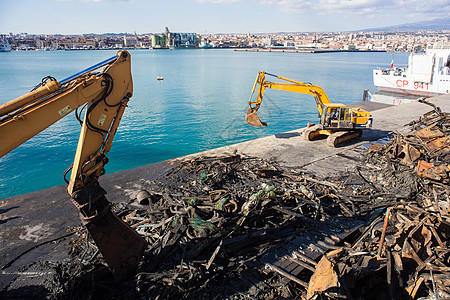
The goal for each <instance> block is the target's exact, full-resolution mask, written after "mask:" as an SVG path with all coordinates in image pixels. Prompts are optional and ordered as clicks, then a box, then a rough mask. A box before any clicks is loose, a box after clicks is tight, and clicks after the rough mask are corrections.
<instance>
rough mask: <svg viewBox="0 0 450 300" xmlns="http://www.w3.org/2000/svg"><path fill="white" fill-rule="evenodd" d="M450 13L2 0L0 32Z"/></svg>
mask: <svg viewBox="0 0 450 300" xmlns="http://www.w3.org/2000/svg"><path fill="white" fill-rule="evenodd" d="M449 13H450V1H449V0H429V1H427V2H423V1H418V0H409V1H405V0H394V1H386V0H318V1H313V0H310V1H308V0H165V1H145V0H39V1H36V0H14V1H10V0H0V33H9V32H13V33H21V32H27V33H30V34H83V33H97V34H101V33H108V32H110V33H121V32H129V33H131V32H137V33H154V32H162V31H164V28H165V27H166V26H167V27H169V28H170V30H171V31H173V32H196V33H200V34H205V33H208V34H209V33H211V34H215V33H263V32H312V31H314V32H327V31H333V32H336V31H351V30H362V29H366V28H377V27H384V26H391V25H398V24H404V23H411V22H418V21H427V20H432V19H436V18H443V17H448V15H449Z"/></svg>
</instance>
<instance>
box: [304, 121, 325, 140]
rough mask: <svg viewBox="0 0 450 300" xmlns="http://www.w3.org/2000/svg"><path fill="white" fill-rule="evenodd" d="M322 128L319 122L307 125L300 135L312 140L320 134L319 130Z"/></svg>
mask: <svg viewBox="0 0 450 300" xmlns="http://www.w3.org/2000/svg"><path fill="white" fill-rule="evenodd" d="M322 129H323V126H322V125H320V124H317V125H313V126H311V127H308V128H306V129H305V131H303V134H302V137H303V138H304V139H305V140H307V141H312V140H313V139H314V138H315V137H316V136H318V135H320V134H321V133H320V131H321V130H322Z"/></svg>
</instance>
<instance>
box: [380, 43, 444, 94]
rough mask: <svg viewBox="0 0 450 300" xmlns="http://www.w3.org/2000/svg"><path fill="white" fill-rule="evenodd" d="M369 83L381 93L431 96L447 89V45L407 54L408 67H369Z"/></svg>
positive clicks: (442, 92)
mask: <svg viewBox="0 0 450 300" xmlns="http://www.w3.org/2000/svg"><path fill="white" fill-rule="evenodd" d="M373 84H374V85H375V87H376V88H377V89H378V90H380V91H383V92H390V93H398V94H406V95H416V96H424V97H433V96H437V95H442V94H448V93H449V91H450V45H446V46H440V47H430V48H428V49H427V50H426V52H424V53H411V55H410V56H409V58H408V66H407V67H404V68H394V66H393V59H392V63H391V67H390V68H389V69H375V70H373Z"/></svg>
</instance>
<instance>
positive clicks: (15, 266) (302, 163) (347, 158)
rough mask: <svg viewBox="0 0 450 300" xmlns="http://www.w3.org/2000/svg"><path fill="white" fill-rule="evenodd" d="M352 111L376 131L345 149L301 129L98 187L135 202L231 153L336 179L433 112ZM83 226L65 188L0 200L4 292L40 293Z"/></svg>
mask: <svg viewBox="0 0 450 300" xmlns="http://www.w3.org/2000/svg"><path fill="white" fill-rule="evenodd" d="M429 101H430V102H432V103H434V104H435V105H437V106H439V107H441V109H442V110H443V111H445V112H449V111H450V95H443V96H439V97H435V98H432V99H429ZM354 106H359V107H362V108H365V109H366V110H368V111H371V113H372V115H373V119H374V124H373V129H372V130H367V131H365V132H364V134H363V136H362V138H361V139H360V140H359V141H356V142H354V143H352V144H349V145H345V146H343V147H339V148H331V147H328V146H327V145H326V140H318V141H312V142H308V141H306V140H304V139H303V138H302V137H301V133H302V131H303V130H304V129H298V130H293V131H290V132H285V133H279V134H276V135H272V136H267V137H264V138H260V139H256V140H251V141H247V142H243V143H239V144H235V145H230V146H225V147H221V148H217V149H212V150H208V151H205V152H201V153H196V154H193V155H189V156H186V157H181V158H177V159H173V160H169V161H164V162H159V163H156V164H151V165H147V166H142V167H139V168H134V169H130V170H126V171H122V172H117V173H113V174H108V175H105V176H103V177H102V178H101V180H100V182H101V185H102V186H103V187H104V188H105V189H106V190H107V192H108V194H107V198H108V199H109V200H110V201H111V202H115V203H118V202H128V201H130V200H132V199H134V198H135V197H136V194H137V193H138V192H139V191H140V190H141V189H142V187H143V184H144V183H145V182H148V181H156V182H158V180H159V179H160V178H161V177H162V176H163V175H164V174H165V173H166V171H167V170H168V169H170V168H171V167H173V166H176V165H177V164H179V163H180V162H182V161H183V160H186V159H191V158H193V157H196V156H223V155H226V154H233V153H238V154H243V155H248V156H254V157H260V158H264V159H267V160H271V161H274V162H276V163H278V164H280V165H282V166H284V167H288V168H292V169H294V170H298V171H302V172H306V173H311V174H314V175H315V176H317V177H324V176H333V175H335V174H339V173H340V172H342V171H344V170H351V169H352V168H354V166H355V165H356V164H357V163H358V162H359V161H360V159H361V153H362V152H364V151H365V150H366V149H367V147H368V146H369V145H370V143H371V142H374V141H377V140H379V139H382V138H384V137H386V136H387V134H388V133H389V132H392V131H396V130H397V131H400V132H402V131H403V132H404V131H406V130H407V128H405V127H404V125H405V124H407V123H408V122H410V121H411V120H414V119H417V118H418V117H420V116H421V115H423V114H424V113H426V112H428V111H430V110H432V108H431V107H430V106H428V105H426V104H422V103H418V102H414V103H408V104H402V105H400V106H387V105H384V104H378V103H373V102H359V103H357V104H355V105H354ZM312 121H315V120H312ZM79 224H80V221H79V218H78V215H77V210H76V209H75V207H74V206H73V205H72V203H71V201H70V198H69V196H68V194H67V193H66V186H58V187H54V188H50V189H46V190H42V191H37V192H33V193H29V194H25V195H20V196H15V197H11V198H6V199H2V200H0V249H1V250H0V266H1V267H2V270H1V272H2V275H1V276H0V291H3V292H5V291H8V293H9V292H12V293H14V292H16V293H17V294H18V295H20V294H22V295H24V294H23V293H24V292H26V291H27V289H30V288H34V289H39V286H40V285H42V282H43V280H45V279H46V278H47V276H50V275H51V274H45V272H44V273H43V271H42V266H39V264H40V262H44V261H53V262H54V263H59V262H61V261H62V260H63V259H65V258H67V257H68V256H67V250H68V249H69V247H70V245H69V241H70V236H67V235H68V233H67V228H68V227H70V226H76V225H79ZM65 236H67V237H65ZM63 237H64V238H63ZM49 241H54V242H49ZM38 266H39V267H38ZM35 268H36V269H35ZM37 270H38V271H37ZM0 296H1V293H0Z"/></svg>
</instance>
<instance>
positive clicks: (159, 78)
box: [156, 76, 164, 80]
mask: <svg viewBox="0 0 450 300" xmlns="http://www.w3.org/2000/svg"><path fill="white" fill-rule="evenodd" d="M156 80H164V77H162V76H158V77H156Z"/></svg>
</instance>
